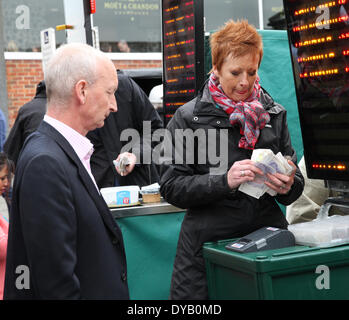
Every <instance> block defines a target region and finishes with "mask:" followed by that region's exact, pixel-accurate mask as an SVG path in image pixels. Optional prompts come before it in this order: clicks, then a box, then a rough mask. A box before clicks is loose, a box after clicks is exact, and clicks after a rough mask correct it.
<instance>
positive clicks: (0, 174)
mask: <svg viewBox="0 0 349 320" xmlns="http://www.w3.org/2000/svg"><path fill="white" fill-rule="evenodd" d="M12 172H13V166H12V162H11V161H10V160H9V159H8V158H7V156H6V154H5V153H4V152H0V192H1V195H2V197H1V204H0V300H2V298H3V293H4V280H5V269H6V251H7V237H8V220H9V217H8V207H7V204H8V203H9V199H8V192H9V189H10V185H11V175H12ZM5 199H6V200H5Z"/></svg>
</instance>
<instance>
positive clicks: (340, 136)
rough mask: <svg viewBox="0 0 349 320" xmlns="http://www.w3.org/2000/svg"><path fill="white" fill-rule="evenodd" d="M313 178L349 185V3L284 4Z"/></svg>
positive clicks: (348, 0) (344, 0) (287, 0)
mask: <svg viewBox="0 0 349 320" xmlns="http://www.w3.org/2000/svg"><path fill="white" fill-rule="evenodd" d="M284 9H285V16H286V21H287V31H288V39H289V44H290V51H291V57H292V66H293V73H294V80H295V87H296V93H297V101H298V111H299V119H300V125H301V129H302V137H303V143H304V158H305V163H306V167H307V174H308V177H309V178H314V179H324V180H349V0H335V1H328V0H327V1H319V0H318V1H309V0H303V1H301V0H284Z"/></svg>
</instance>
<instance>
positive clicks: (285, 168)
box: [239, 149, 292, 199]
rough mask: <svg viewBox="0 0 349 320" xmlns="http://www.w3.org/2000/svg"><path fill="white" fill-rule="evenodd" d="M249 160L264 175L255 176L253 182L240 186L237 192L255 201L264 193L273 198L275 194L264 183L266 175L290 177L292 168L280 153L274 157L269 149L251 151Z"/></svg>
mask: <svg viewBox="0 0 349 320" xmlns="http://www.w3.org/2000/svg"><path fill="white" fill-rule="evenodd" d="M251 160H252V161H255V164H256V166H257V167H258V168H259V169H261V170H262V171H263V173H264V175H256V177H255V179H254V180H253V181H249V182H245V183H243V184H241V185H240V187H239V191H241V192H244V193H246V194H248V195H250V196H252V197H254V198H257V199H259V198H260V197H261V196H262V195H263V194H264V193H266V192H267V193H269V194H270V195H271V196H275V195H276V192H275V191H274V190H272V189H270V188H269V187H268V186H267V185H266V184H265V183H264V182H265V181H266V180H268V177H267V173H271V174H275V173H282V174H286V175H290V174H291V172H292V167H291V166H290V165H289V163H288V162H287V160H286V158H285V157H284V156H283V155H282V154H281V153H280V152H279V153H278V154H276V155H275V154H274V152H273V151H272V150H270V149H256V150H253V153H252V157H251Z"/></svg>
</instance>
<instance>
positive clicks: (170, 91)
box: [162, 0, 204, 123]
mask: <svg viewBox="0 0 349 320" xmlns="http://www.w3.org/2000/svg"><path fill="white" fill-rule="evenodd" d="M162 28H163V29H162V34H163V35H162V38H163V43H162V48H163V69H164V99H163V100H164V116H165V122H166V123H167V122H168V121H169V120H170V119H171V118H172V117H173V115H174V113H175V112H176V110H177V109H178V108H179V107H180V106H182V105H183V104H185V103H186V102H188V101H190V100H192V99H193V98H194V97H195V95H196V92H197V90H198V87H199V86H201V85H202V83H203V76H204V71H203V70H204V65H203V64H204V63H203V57H204V52H203V51H204V50H203V48H204V31H203V7H202V1H189V0H184V1H183V0H182V1H180V0H163V1H162ZM201 48H202V50H200V49H201Z"/></svg>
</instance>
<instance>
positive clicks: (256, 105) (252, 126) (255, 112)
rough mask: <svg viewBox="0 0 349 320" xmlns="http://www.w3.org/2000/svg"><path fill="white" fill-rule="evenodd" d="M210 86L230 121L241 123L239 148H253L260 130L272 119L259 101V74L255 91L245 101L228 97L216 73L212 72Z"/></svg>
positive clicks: (233, 123) (216, 100)
mask: <svg viewBox="0 0 349 320" xmlns="http://www.w3.org/2000/svg"><path fill="white" fill-rule="evenodd" d="M208 88H209V90H210V93H211V96H212V98H213V100H214V102H215V103H216V104H217V105H218V106H219V107H220V108H222V109H223V110H224V111H225V112H226V113H227V114H228V115H229V121H230V123H231V124H232V125H235V124H236V123H237V124H239V126H240V134H241V135H242V138H241V139H240V141H239V148H244V149H250V150H253V149H254V146H255V144H256V143H257V140H258V137H259V134H260V130H261V129H263V128H264V127H265V125H266V124H267V123H268V122H269V121H270V116H269V113H268V112H267V111H266V110H265V109H264V108H263V106H262V104H261V103H260V102H259V101H258V98H259V97H260V92H261V86H260V84H259V77H258V76H257V79H256V81H255V84H254V88H253V91H252V93H251V95H250V96H249V97H248V98H247V99H246V100H245V101H239V102H235V101H233V100H231V99H230V98H228V97H227V96H226V94H225V93H224V92H223V89H222V86H221V85H220V84H219V81H218V79H217V77H216V76H215V74H214V73H211V76H210V79H209V83H208Z"/></svg>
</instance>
